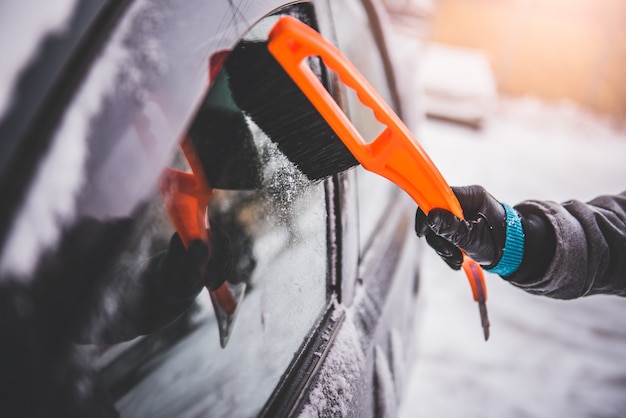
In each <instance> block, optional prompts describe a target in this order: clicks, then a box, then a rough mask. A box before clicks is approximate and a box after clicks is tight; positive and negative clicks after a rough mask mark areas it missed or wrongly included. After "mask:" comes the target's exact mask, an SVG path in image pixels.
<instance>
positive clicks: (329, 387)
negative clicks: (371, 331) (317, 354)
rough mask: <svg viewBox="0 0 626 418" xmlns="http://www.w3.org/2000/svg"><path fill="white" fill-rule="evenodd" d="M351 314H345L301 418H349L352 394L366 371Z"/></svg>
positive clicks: (357, 333)
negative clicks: (347, 417)
mask: <svg viewBox="0 0 626 418" xmlns="http://www.w3.org/2000/svg"><path fill="white" fill-rule="evenodd" d="M352 314H353V313H351V312H350V311H348V312H347V314H346V319H345V320H344V321H343V323H342V324H341V329H340V330H339V332H338V334H337V337H336V338H335V341H333V346H332V350H331V351H330V352H329V354H328V357H326V359H325V361H324V365H323V367H322V369H321V370H320V372H319V383H318V384H317V385H316V386H315V387H314V388H313V390H311V392H310V394H309V399H308V402H307V404H306V405H305V407H304V409H303V410H302V412H301V413H300V418H318V417H319V418H321V417H331V416H332V417H345V416H349V412H350V409H349V408H350V405H351V403H352V402H353V397H354V396H355V393H354V392H353V390H354V388H355V384H356V383H357V382H358V381H359V379H360V377H361V374H362V373H363V370H364V367H365V354H364V353H363V351H362V349H361V346H362V345H361V341H360V338H361V337H360V335H359V331H358V330H357V328H356V326H355V324H354V319H353V318H352V316H353V315H352Z"/></svg>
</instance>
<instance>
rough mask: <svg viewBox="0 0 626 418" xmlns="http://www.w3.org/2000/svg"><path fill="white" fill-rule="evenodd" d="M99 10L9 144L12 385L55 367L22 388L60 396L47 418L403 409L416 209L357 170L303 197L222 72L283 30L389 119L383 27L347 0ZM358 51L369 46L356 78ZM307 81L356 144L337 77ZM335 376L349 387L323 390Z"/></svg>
mask: <svg viewBox="0 0 626 418" xmlns="http://www.w3.org/2000/svg"><path fill="white" fill-rule="evenodd" d="M93 5H94V8H93V9H92V10H93V13H91V14H89V19H87V20H86V21H84V20H81V21H82V22H83V29H82V31H80V33H79V34H78V35H76V36H77V39H80V41H78V42H75V43H73V44H72V46H71V47H68V49H67V53H66V55H64V58H63V59H62V61H63V64H62V65H59V67H58V68H59V70H58V71H59V72H58V73H55V74H53V75H54V77H52V78H50V79H49V80H48V81H47V83H48V84H47V85H49V87H48V88H46V89H44V91H42V92H41V94H40V96H38V98H37V100H36V105H34V108H35V109H36V111H35V112H34V113H32V115H30V116H29V120H28V123H26V122H25V123H24V124H22V125H20V126H22V128H23V130H19V131H18V130H16V131H14V132H15V133H16V136H15V138H17V139H16V140H15V142H14V143H13V144H14V146H12V148H11V153H12V154H11V156H12V159H11V160H10V161H11V162H9V163H7V164H8V165H6V166H5V167H7V168H6V171H4V172H3V177H2V191H3V192H5V194H4V196H7V199H8V200H7V201H8V202H10V203H9V204H7V205H4V206H3V209H2V224H1V226H2V228H1V230H0V231H1V233H2V243H3V244H2V256H1V257H0V267H1V268H0V271H1V272H2V276H1V277H2V280H0V284H1V285H2V286H0V287H1V289H0V290H1V293H2V296H3V297H5V298H6V299H7V300H13V299H15V297H16V295H18V296H19V299H20V300H22V299H23V300H24V301H25V302H24V304H25V305H24V304H22V305H19V304H17V305H16V304H6V305H4V306H5V307H4V308H3V309H4V313H5V318H11V319H9V320H7V321H6V322H5V324H8V325H6V326H4V328H5V329H4V330H5V331H7V333H8V335H9V336H13V337H14V339H13V341H14V342H15V343H14V344H13V345H11V346H7V347H9V348H10V350H9V351H10V352H14V351H12V350H13V348H14V349H15V350H18V351H19V350H20V349H24V350H23V352H22V354H21V355H19V356H16V357H15V361H16V362H15V363H14V364H13V365H11V370H12V371H11V373H12V374H10V375H17V374H19V373H20V370H21V371H23V372H24V371H28V370H30V369H29V367H27V365H28V364H29V362H32V361H33V360H34V359H36V361H37V362H40V363H41V364H44V365H47V366H50V367H52V369H53V370H54V372H53V373H52V372H51V373H48V374H46V373H45V370H47V369H42V371H40V372H38V371H33V372H32V376H30V375H28V373H27V374H26V376H27V378H26V380H25V381H26V382H28V381H29V379H32V380H33V381H39V382H40V384H41V387H42V388H43V389H42V391H41V393H40V395H41V397H42V398H41V399H50V394H54V395H55V396H56V397H55V400H54V401H53V402H52V405H51V406H50V407H51V408H52V410H53V409H54V408H58V409H59V410H64V411H65V410H81V411H83V412H85V411H90V412H89V413H91V412H93V411H95V410H99V411H106V410H108V409H109V408H111V409H115V410H117V411H119V412H120V413H121V415H122V416H133V417H138V416H184V415H195V416H228V417H233V416H235V417H236V416H242V417H245V416H253V415H257V414H261V415H265V416H285V415H294V414H297V413H300V412H302V411H304V410H305V409H306V410H311V408H314V409H315V408H317V409H319V413H320V414H325V413H327V412H328V411H330V410H332V409H333V408H336V407H341V408H342V410H343V411H344V412H345V413H346V414H347V415H353V416H368V415H373V414H376V413H377V411H378V412H380V411H381V410H382V409H381V408H383V407H382V406H381V405H383V404H384V402H382V400H376V399H379V398H380V397H379V396H378V395H376V393H378V394H380V393H392V394H393V396H394V397H395V396H396V395H397V394H399V393H400V392H399V391H398V390H397V388H398V387H399V386H400V385H401V380H402V379H401V378H400V377H399V373H400V369H401V367H400V365H402V364H403V361H404V360H405V356H404V354H402V353H403V350H404V348H406V347H408V344H409V341H410V340H409V338H410V337H409V336H410V329H411V324H412V311H411V306H413V304H414V302H415V295H416V289H417V286H416V283H417V282H416V275H417V264H418V263H417V261H416V260H417V254H418V252H417V250H416V248H415V241H414V240H412V239H411V238H414V237H412V234H410V230H411V226H410V222H409V219H410V218H411V216H412V215H411V213H410V212H411V211H412V210H414V208H413V206H412V205H411V203H410V202H408V201H407V200H406V198H405V197H404V195H403V194H401V193H399V192H398V191H397V189H396V188H395V187H394V186H392V185H390V184H389V183H387V182H384V181H380V180H379V179H377V178H376V177H375V176H373V175H370V174H369V173H366V172H364V171H363V170H360V169H357V170H351V171H349V172H346V173H340V174H338V175H336V176H332V177H331V178H329V179H327V180H325V181H322V182H311V181H309V180H307V179H306V178H305V177H304V176H303V175H302V173H299V172H298V170H297V169H296V168H295V167H294V166H293V165H292V164H291V163H290V162H289V161H288V160H287V159H286V158H285V157H284V155H282V154H281V153H280V152H279V151H278V150H277V149H276V148H275V146H274V145H273V143H272V141H271V138H268V137H267V135H265V134H264V133H263V132H262V131H261V130H259V129H258V128H256V127H255V126H254V124H253V123H251V121H250V120H249V119H248V118H246V117H245V115H243V114H242V113H241V112H240V111H239V110H238V109H237V107H236V106H233V103H232V100H231V98H229V95H228V89H227V88H225V86H226V85H227V84H225V83H224V73H223V71H221V69H222V64H223V60H225V59H228V58H227V57H228V51H230V50H231V49H232V48H234V47H235V46H236V45H237V43H238V42H239V41H240V40H241V39H242V38H244V37H258V36H261V37H263V36H265V35H264V34H266V33H267V29H268V28H269V27H270V26H271V24H272V23H273V22H274V21H275V20H276V19H277V17H278V16H280V15H283V14H289V15H292V16H295V17H297V18H299V19H300V20H303V21H304V22H305V23H307V24H309V25H311V26H313V27H316V28H318V29H319V30H320V31H322V33H323V34H324V35H325V36H327V37H328V38H329V39H331V40H333V41H334V42H337V43H338V44H339V45H340V47H342V49H344V50H346V51H347V53H348V55H349V58H351V59H352V60H354V61H355V63H356V64H357V66H359V68H360V69H361V70H362V71H363V72H364V73H365V74H366V76H368V77H369V76H372V77H373V79H375V80H376V82H375V86H376V88H378V89H379V90H380V91H381V93H382V94H383V95H384V96H385V98H386V99H387V100H389V101H390V102H392V103H394V102H395V105H398V102H397V100H396V99H397V97H395V95H394V94H393V91H394V86H393V77H392V76H391V74H390V68H389V66H385V65H384V63H385V62H388V57H387V56H386V51H385V47H384V40H383V39H382V36H381V34H380V33H379V32H380V31H379V30H377V29H376V27H377V26H376V25H377V24H378V23H379V22H378V23H377V20H376V11H375V10H374V9H372V7H371V4H370V3H368V2H365V3H360V2H358V1H350V2H345V3H341V4H338V3H337V2H328V1H316V2H302V3H293V4H292V3H289V4H283V2H280V1H262V2H250V3H246V4H235V3H233V2H230V1H220V2H213V1H210V2H207V1H201V0H194V1H193V2H184V3H179V2H170V1H166V0H163V1H161V0H159V1H137V2H130V1H129V2H120V3H116V4H110V3H107V4H102V5H100V4H97V5H96V4H95V3H94V4H93ZM365 6H367V7H365ZM75 13H76V16H79V15H80V16H83V15H81V14H80V13H79V11H76V12H75ZM355 17H356V18H358V20H357V21H358V22H359V24H357V25H354V24H352V25H347V23H346V22H348V23H355V20H354V18H355ZM76 19H78V17H77V18H76ZM79 20H80V19H79ZM340 29H345V30H340ZM354 30H356V32H352V31H354ZM259 34H260V35H259ZM355 36H356V37H359V36H363V38H362V39H363V40H366V41H367V42H368V45H369V46H370V49H368V55H367V56H368V58H367V60H366V61H365V62H359V58H363V57H365V55H360V54H358V53H357V52H358V51H351V46H353V45H354V44H353V42H354V39H355ZM370 55H371V56H370ZM381 65H382V67H381ZM33 71H34V72H36V71H35V69H33ZM38 71H40V70H38ZM368 73H369V74H368ZM42 74H45V72H42ZM318 76H319V77H320V78H321V79H322V81H323V82H324V83H325V85H326V86H327V87H328V88H329V89H330V90H331V91H332V92H333V94H334V96H335V97H336V98H337V100H338V101H339V102H340V103H341V104H342V106H343V107H344V109H345V110H346V112H347V113H348V114H349V115H350V117H351V118H352V120H353V121H354V122H355V125H357V127H358V128H359V129H361V130H362V131H363V132H367V133H370V131H372V130H375V129H374V128H372V127H371V124H370V121H371V118H369V117H368V116H367V115H366V113H359V111H358V110H357V107H356V106H357V104H356V102H354V101H352V102H350V100H351V99H350V97H349V93H348V91H346V90H345V88H344V87H342V86H341V84H340V83H339V82H338V80H337V79H336V78H335V77H334V75H333V74H332V73H330V72H328V71H326V70H325V69H324V68H323V67H321V66H320V67H319V72H318ZM24 77H27V75H24ZM394 97H395V98H394ZM32 103H35V102H32ZM10 117H11V113H9V118H10ZM5 120H9V119H5ZM4 126H10V125H9V124H5V125H4ZM22 128H20V129H22ZM7 173H9V174H7ZM12 174H19V175H12ZM188 221H189V222H188ZM198 242H204V243H205V244H204V245H207V243H208V250H209V251H210V256H209V257H208V259H209V261H210V265H205V261H206V260H207V256H206V255H204V256H203V255H202V254H206V253H202V251H206V248H205V247H202V244H198ZM198 248H200V250H197V249H198ZM197 251H200V252H199V254H201V257H200V258H199V259H198V257H196V256H194V254H196V252H197ZM200 270H202V271H204V272H205V273H203V274H204V275H203V274H200V275H198V273H197V272H198V271H200ZM207 271H208V272H210V274H209V273H206V272H207ZM207 276H210V277H207ZM199 277H200V279H199ZM19 306H32V307H35V308H36V309H34V310H33V311H32V312H34V313H32V314H30V313H28V312H31V311H29V310H28V309H27V310H26V311H24V310H23V309H21V308H19ZM24 312H27V314H25V313H24ZM25 318H26V319H25ZM17 323H20V324H23V325H24V327H25V329H29V330H30V331H31V332H32V335H34V336H35V339H34V340H29V339H24V337H23V335H22V334H21V333H20V332H18V331H17V327H14V326H13V325H14V324H17ZM33 341H35V342H36V344H35V343H34V342H33ZM11 347H13V348H11ZM44 347H45V348H44ZM29 350H32V351H29ZM345 350H347V352H348V353H352V354H350V355H347V356H346V355H345V353H346V351H345ZM7 367H8V366H7ZM7 367H3V370H8V369H7ZM337 368H338V369H337ZM61 370H71V371H72V372H71V373H61ZM342 371H345V372H346V374H345V377H346V384H345V385H344V386H343V387H338V386H336V385H332V384H331V383H332V382H333V377H336V376H337V374H336V373H335V372H337V373H339V375H343V374H344V373H343V372H342ZM348 372H349V373H348ZM390 373H391V374H392V375H393V376H392V377H391V378H389V376H390ZM59 376H62V377H59ZM54 382H57V384H55V383H54ZM79 382H89V383H88V384H87V385H86V386H81V385H80V384H79ZM84 387H87V388H88V389H89V390H84ZM23 389H24V390H26V389H25V388H23ZM19 390H20V389H19V388H18V393H20V392H19ZM81 390H82V391H83V392H81ZM377 391H378V392H377ZM77 393H78V394H80V396H77ZM316 394H324V396H325V397H326V399H328V400H329V401H328V402H326V403H324V405H321V404H320V403H318V402H316V401H315V396H316ZM373 395H375V396H373ZM377 396H378V397H377ZM394 399H395V398H394ZM387 401H388V400H387ZM18 403H19V402H18ZM388 403H389V402H387V404H388ZM85 413H87V412H85ZM360 414H364V415H360Z"/></svg>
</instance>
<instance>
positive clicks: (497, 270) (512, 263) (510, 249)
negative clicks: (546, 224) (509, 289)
mask: <svg viewBox="0 0 626 418" xmlns="http://www.w3.org/2000/svg"><path fill="white" fill-rule="evenodd" d="M502 207H503V208H504V211H505V213H506V238H505V240H504V249H503V250H502V257H501V258H500V261H499V262H498V264H496V265H495V266H494V267H492V268H490V269H485V270H487V271H488V272H490V273H494V274H498V275H500V276H503V277H506V276H510V275H511V274H513V273H515V271H517V269H518V268H519V265H520V264H521V263H522V257H523V256H524V230H523V229H522V219H521V218H520V216H519V214H518V213H517V211H516V210H515V209H513V208H512V207H510V206H509V205H507V204H504V203H502Z"/></svg>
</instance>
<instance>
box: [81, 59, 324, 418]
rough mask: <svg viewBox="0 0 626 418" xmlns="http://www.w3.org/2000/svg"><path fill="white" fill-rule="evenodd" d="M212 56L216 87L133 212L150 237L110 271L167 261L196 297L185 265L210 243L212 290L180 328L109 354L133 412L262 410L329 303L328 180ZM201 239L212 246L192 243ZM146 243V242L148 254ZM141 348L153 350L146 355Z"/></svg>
mask: <svg viewBox="0 0 626 418" xmlns="http://www.w3.org/2000/svg"><path fill="white" fill-rule="evenodd" d="M225 56H226V55H225ZM212 58H214V60H212V62H213V63H214V64H215V67H213V68H212V70H213V72H214V73H215V74H214V79H213V80H212V87H211V89H210V91H209V93H208V94H207V96H206V98H205V100H204V101H203V103H202V105H201V106H200V108H199V109H198V112H197V114H196V116H195V117H194V120H193V122H192V123H191V124H190V126H189V130H188V133H187V135H186V136H185V137H184V138H183V139H182V143H181V145H182V146H181V151H180V152H177V154H176V157H175V158H174V159H173V160H172V161H171V163H170V164H169V168H168V169H166V171H165V172H164V174H162V175H161V177H160V181H159V190H154V189H153V190H152V197H151V198H150V199H149V203H147V207H148V208H147V209H146V210H145V211H144V212H143V213H142V214H141V215H138V216H137V217H136V218H135V219H134V222H135V223H136V224H138V225H142V227H141V228H137V230H138V231H139V230H140V231H141V237H139V236H135V237H133V238H131V239H130V240H129V243H130V244H131V245H129V246H127V247H125V248H126V250H125V251H124V252H123V253H122V254H120V256H119V257H118V260H119V261H120V263H121V262H122V260H132V261H131V262H130V264H124V263H122V265H117V266H116V268H115V269H114V271H113V272H112V273H115V274H117V272H119V271H120V270H124V271H133V272H135V280H146V279H145V278H144V279H142V277H143V276H146V274H147V273H146V272H154V271H157V273H158V274H157V275H159V274H160V275H164V277H165V278H164V279H163V281H164V282H166V285H167V286H170V287H169V288H170V289H172V288H175V289H178V287H177V286H178V285H180V281H188V284H187V285H186V286H182V285H180V286H182V287H183V289H182V290H180V294H181V295H182V297H188V295H189V294H193V291H194V289H195V287H194V286H196V284H195V283H194V279H193V278H191V277H190V278H188V279H185V275H187V274H190V273H189V271H187V270H188V268H187V267H185V264H187V265H188V264H189V263H196V264H197V263H198V260H197V259H195V258H194V257H195V255H194V254H195V252H196V251H197V252H198V253H202V251H208V253H209V259H208V263H207V264H206V265H205V266H204V271H205V273H206V277H205V281H204V285H205V286H206V290H202V291H201V293H200V295H199V296H198V298H197V299H196V302H195V303H194V305H193V306H194V307H195V308H193V309H191V311H189V312H188V313H186V314H185V316H184V317H183V319H182V320H181V321H178V322H177V323H176V326H175V327H176V328H178V329H179V330H182V331H179V332H174V331H172V330H171V329H170V328H166V329H165V331H161V332H156V333H152V334H151V335H149V336H148V337H145V338H144V339H142V340H141V341H138V342H137V343H136V344H135V345H134V346H133V347H131V348H128V349H126V350H125V351H124V352H122V354H120V355H119V356H117V357H115V360H114V361H108V362H104V365H103V366H102V375H103V376H104V377H105V378H106V380H107V383H108V385H109V386H110V387H112V388H113V390H112V391H113V395H114V396H115V397H116V399H117V400H118V402H117V406H118V409H119V410H120V411H121V413H122V414H123V415H125V416H154V415H155V414H156V415H159V416H182V415H202V416H218V417H219V416H224V417H226V416H228V417H235V416H242V417H246V416H251V415H254V414H256V413H258V412H259V411H260V409H261V408H262V406H263V404H264V403H265V402H266V400H267V399H268V398H269V396H270V394H271V393H272V391H273V390H274V387H275V386H276V385H277V383H278V381H279V379H280V377H281V375H282V374H283V373H284V371H285V370H286V369H287V367H288V365H289V363H290V362H291V360H292V358H293V355H294V352H296V351H297V350H298V348H299V346H300V345H301V344H302V341H303V340H304V338H305V337H306V335H307V334H308V333H309V332H310V330H311V328H312V327H313V326H314V325H315V323H316V321H317V319H318V318H319V315H320V314H321V313H322V312H323V311H324V309H325V308H326V306H327V304H328V300H327V284H326V278H327V244H326V242H327V238H326V222H327V220H326V203H325V199H326V196H325V190H324V184H323V183H311V182H309V181H308V180H307V179H306V178H305V177H304V176H303V175H302V174H301V173H300V172H299V171H298V170H297V169H295V167H294V166H293V165H292V164H291V163H290V162H289V161H288V160H287V159H286V158H285V157H284V156H283V155H282V154H281V153H280V152H279V151H278V149H277V148H276V146H275V145H274V143H273V142H271V141H270V140H269V138H267V136H266V135H265V134H264V133H263V132H262V131H261V130H260V129H258V128H257V127H256V126H255V125H254V124H253V123H252V122H251V121H250V120H249V119H248V118H247V117H245V116H244V115H243V114H242V112H241V111H240V110H239V109H238V108H237V106H236V105H235V103H234V102H233V100H232V98H231V97H230V92H229V88H228V79H227V78H228V77H227V75H226V73H225V72H224V71H219V72H218V71H217V68H218V67H219V66H220V59H223V58H224V57H219V56H218V57H212ZM225 59H228V58H225ZM138 125H139V126H141V120H140V121H138ZM152 128H153V129H158V127H156V126H153V127H152ZM138 131H141V127H140V128H138ZM139 136H141V135H139ZM148 137H149V136H148ZM142 141H143V142H142ZM140 142H142V143H145V142H146V139H145V138H144V139H143V140H140ZM122 154H125V155H126V154H127V153H126V152H124V153H122ZM130 187H132V185H131V186H130ZM189 196H191V197H192V198H193V199H191V205H192V207H191V209H190V206H189V204H188V203H189V202H187V201H186V200H185V199H187V198H189ZM194 199H195V201H194ZM90 200H91V199H90ZM193 205H197V206H193ZM203 205H206V206H207V209H206V210H205V211H203V207H204V206H203ZM96 206H98V205H96ZM94 210H95V208H94ZM187 211H189V212H187ZM181 214H183V215H185V218H186V219H187V220H188V219H189V218H192V217H194V216H196V218H195V219H196V221H197V222H196V221H194V222H195V226H198V225H200V229H203V228H204V230H200V231H195V230H194V227H189V226H188V225H186V224H185V220H183V221H181V222H180V223H179V224H177V223H176V217H177V216H179V215H181ZM189 214H190V215H189ZM168 218H171V220H172V221H173V223H174V225H176V226H177V227H176V229H177V230H178V232H177V233H176V234H175V232H176V231H175V230H174V228H173V227H172V224H171V223H170V222H169V219H168ZM146 228H147V229H146ZM186 228H187V229H186ZM185 231H187V232H185ZM151 234H152V236H151ZM194 234H197V235H194ZM186 235H188V236H189V238H188V239H186ZM177 237H179V238H180V242H179V241H178V238H177ZM203 237H204V239H205V240H206V242H207V243H208V248H203V247H202V246H201V245H200V246H199V248H192V246H193V245H194V242H195V243H197V242H198V238H203ZM185 241H187V242H185ZM200 241H202V239H200ZM138 248H142V249H143V250H144V253H143V256H141V257H139V258H138V257H137V255H138V254H137V250H138ZM181 257H182V259H184V260H185V262H180V261H177V260H179V259H180V258H181ZM138 259H143V260H147V261H144V262H143V263H137V262H136V261H134V260H138ZM155 259H157V260H158V259H160V260H161V261H158V262H155V261H154V260H155ZM194 260H195V261H194ZM154 264H158V265H159V269H160V270H159V269H154V267H152V266H153V265H154ZM171 269H180V271H175V272H174V274H175V275H176V274H177V275H178V276H180V277H179V278H178V280H179V282H178V283H177V284H176V285H172V284H168V283H169V282H167V280H168V279H167V277H168V276H167V274H168V271H171ZM162 271H165V273H163V272H162ZM191 274H192V275H193V269H192V272H191ZM127 278H128V276H127ZM223 290H225V292H226V296H224V293H223V292H222V291H223ZM231 303H234V305H229V304H231ZM178 314H180V313H178ZM172 315H176V313H175V311H174V310H173V311H172ZM181 333H182V335H181ZM220 343H221V344H222V345H223V346H224V348H221V347H220ZM162 344H165V348H164V349H161V350H159V352H158V355H157V354H155V355H154V356H153V357H150V355H151V354H153V350H154V346H155V345H156V346H158V345H162ZM141 355H144V356H148V359H142V360H141V361H138V360H137V358H138V356H141ZM120 365H123V367H121V366H120ZM137 368H140V369H142V370H143V371H142V373H141V375H142V377H141V378H138V377H137V375H136V374H135V373H134V372H133V370H135V369H137ZM119 388H125V389H123V390H122V389H119Z"/></svg>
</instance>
